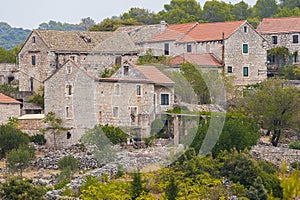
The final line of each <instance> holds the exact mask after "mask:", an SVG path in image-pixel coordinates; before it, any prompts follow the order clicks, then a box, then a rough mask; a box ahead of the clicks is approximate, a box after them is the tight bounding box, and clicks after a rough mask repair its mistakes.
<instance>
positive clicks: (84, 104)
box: [44, 60, 174, 144]
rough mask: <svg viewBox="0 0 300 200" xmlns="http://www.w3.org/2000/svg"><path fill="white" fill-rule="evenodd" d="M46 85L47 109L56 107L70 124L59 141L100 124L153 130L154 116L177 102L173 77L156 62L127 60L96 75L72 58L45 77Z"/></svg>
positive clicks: (72, 138) (72, 139)
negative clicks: (108, 73)
mask: <svg viewBox="0 0 300 200" xmlns="http://www.w3.org/2000/svg"><path fill="white" fill-rule="evenodd" d="M44 86H45V113H48V112H50V111H52V112H55V113H56V115H57V116H58V117H59V118H61V119H63V123H64V126H65V127H67V128H68V129H69V131H68V132H67V133H65V134H62V135H61V138H60V139H58V141H60V142H61V144H73V143H76V142H78V140H79V139H80V137H81V136H82V134H84V133H85V131H86V130H87V129H90V128H93V127H94V126H95V125H97V124H102V125H106V124H109V125H113V126H118V127H127V128H128V127H129V128H134V129H138V130H140V131H141V132H142V133H144V134H149V132H150V124H151V122H152V121H153V120H154V119H155V118H156V117H157V116H158V115H160V114H161V113H162V112H163V111H166V110H168V109H171V108H172V107H173V102H174V82H173V81H171V80H170V79H169V78H168V77H166V76H165V75H164V74H162V73H161V72H160V71H159V70H158V69H156V68H155V67H154V66H136V65H134V64H131V63H129V62H125V63H124V64H123V65H122V66H121V67H120V68H119V69H118V70H117V71H116V72H115V73H114V74H113V75H112V76H111V77H110V78H98V77H95V76H93V75H92V74H90V73H88V72H87V71H85V70H84V69H82V68H81V67H80V66H79V64H78V63H75V62H74V61H72V60H69V61H67V62H66V63H65V64H64V65H63V66H62V67H61V68H60V69H58V70H57V71H56V72H55V73H54V74H53V75H51V76H50V77H49V78H47V79H46V81H45V85H44ZM47 140H48V141H51V138H50V137H48V139H47Z"/></svg>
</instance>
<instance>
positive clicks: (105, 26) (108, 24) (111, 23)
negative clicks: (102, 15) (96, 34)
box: [89, 18, 141, 31]
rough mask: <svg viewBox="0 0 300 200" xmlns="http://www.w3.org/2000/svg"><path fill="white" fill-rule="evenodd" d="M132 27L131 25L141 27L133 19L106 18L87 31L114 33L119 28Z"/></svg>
mask: <svg viewBox="0 0 300 200" xmlns="http://www.w3.org/2000/svg"><path fill="white" fill-rule="evenodd" d="M130 25H131V26H132V25H141V23H139V22H137V21H136V20H134V19H124V20H119V19H118V20H117V19H110V18H106V19H104V20H103V21H102V22H101V23H99V24H96V25H93V26H91V27H90V28H89V31H115V30H117V29H118V28H119V27H120V26H130Z"/></svg>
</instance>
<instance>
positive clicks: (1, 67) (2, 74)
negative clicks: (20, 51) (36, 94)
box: [0, 63, 19, 84]
mask: <svg viewBox="0 0 300 200" xmlns="http://www.w3.org/2000/svg"><path fill="white" fill-rule="evenodd" d="M14 80H19V73H18V66H17V65H16V64H13V63H0V84H4V83H6V84H12V81H14Z"/></svg>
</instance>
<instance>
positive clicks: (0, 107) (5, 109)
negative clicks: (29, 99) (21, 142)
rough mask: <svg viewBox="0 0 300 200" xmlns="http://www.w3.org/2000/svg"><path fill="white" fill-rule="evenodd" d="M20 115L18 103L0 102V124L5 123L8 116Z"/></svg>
mask: <svg viewBox="0 0 300 200" xmlns="http://www.w3.org/2000/svg"><path fill="white" fill-rule="evenodd" d="M19 116H20V104H2V103H0V124H6V123H7V122H8V118H9V117H16V118H18V117H19Z"/></svg>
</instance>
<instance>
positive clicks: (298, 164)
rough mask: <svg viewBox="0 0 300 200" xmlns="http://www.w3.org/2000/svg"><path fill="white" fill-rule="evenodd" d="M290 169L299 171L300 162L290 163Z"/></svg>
mask: <svg viewBox="0 0 300 200" xmlns="http://www.w3.org/2000/svg"><path fill="white" fill-rule="evenodd" d="M291 167H292V168H294V169H298V170H300V162H292V163H291Z"/></svg>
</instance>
